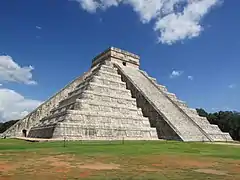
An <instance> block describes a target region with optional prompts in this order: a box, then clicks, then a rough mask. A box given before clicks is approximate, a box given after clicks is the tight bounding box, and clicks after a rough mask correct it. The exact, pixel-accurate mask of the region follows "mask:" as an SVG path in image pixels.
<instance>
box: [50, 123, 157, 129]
mask: <svg viewBox="0 0 240 180" xmlns="http://www.w3.org/2000/svg"><path fill="white" fill-rule="evenodd" d="M60 123H61V124H65V125H68V126H76V125H77V126H78V127H79V128H82V129H118V130H131V131H139V130H141V131H149V130H150V129H152V128H151V127H150V125H149V126H146V125H145V124H141V123H140V122H137V121H136V123H133V124H127V123H124V124H122V123H118V122H117V123H116V124H112V123H103V122H101V123H95V122H90V121H81V124H80V123H71V122H65V121H64V122H60ZM47 125H51V124H47ZM126 125H128V126H126ZM155 131H156V130H155Z"/></svg>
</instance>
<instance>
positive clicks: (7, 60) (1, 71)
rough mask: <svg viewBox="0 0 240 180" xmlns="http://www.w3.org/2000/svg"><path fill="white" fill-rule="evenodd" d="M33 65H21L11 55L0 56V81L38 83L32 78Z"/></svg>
mask: <svg viewBox="0 0 240 180" xmlns="http://www.w3.org/2000/svg"><path fill="white" fill-rule="evenodd" d="M33 69H34V68H33V67H32V66H28V67H21V66H19V65H18V64H17V63H16V62H14V61H13V59H12V57H10V56H5V55H4V56H0V82H18V83H24V84H36V81H33V80H32V70H33Z"/></svg>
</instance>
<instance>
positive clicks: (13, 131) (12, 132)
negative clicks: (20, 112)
mask: <svg viewBox="0 0 240 180" xmlns="http://www.w3.org/2000/svg"><path fill="white" fill-rule="evenodd" d="M89 73H90V72H87V73H85V74H84V75H83V76H81V77H78V78H76V79H75V80H73V81H72V82H70V83H69V84H68V85H67V86H65V87H64V88H63V89H61V90H60V91H59V92H58V93H57V94H55V95H53V96H52V97H51V98H50V99H48V100H47V101H45V102H44V103H43V104H42V105H40V106H39V107H38V108H36V109H35V110H34V111H32V112H31V113H30V114H28V115H27V116H26V117H24V118H23V119H21V120H20V121H19V122H17V123H16V124H14V125H13V126H12V127H10V128H9V129H8V130H6V131H5V132H4V133H3V135H2V136H7V137H21V136H24V134H23V132H22V131H23V130H27V133H28V132H29V130H30V128H31V127H33V126H34V125H35V124H36V123H38V122H39V121H40V120H41V119H42V118H44V117H45V116H48V115H49V114H50V111H51V110H52V109H53V108H56V107H57V105H58V103H59V102H60V101H62V100H64V99H65V98H66V97H68V93H69V92H71V91H73V90H74V89H75V88H76V86H77V85H78V84H80V83H81V82H82V81H84V79H85V77H86V76H87V75H88V74H89Z"/></svg>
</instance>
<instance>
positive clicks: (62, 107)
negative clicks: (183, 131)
mask: <svg viewBox="0 0 240 180" xmlns="http://www.w3.org/2000/svg"><path fill="white" fill-rule="evenodd" d="M28 136H29V137H34V138H62V137H66V138H67V139H85V140H88V139H95V140H102V139H109V138H110V139H111V138H112V139H122V138H125V139H157V133H156V128H151V127H150V123H149V120H148V118H146V117H143V115H142V111H141V109H140V108H138V107H137V104H136V99H134V98H132V96H131V91H130V90H127V89H126V83H125V82H122V81H121V76H120V75H119V74H118V73H117V70H116V69H115V68H113V66H112V65H110V64H108V63H106V64H104V65H100V64H99V65H96V66H95V67H93V68H92V69H91V71H90V72H89V74H88V75H86V77H85V78H84V81H83V82H82V83H80V84H79V85H78V86H77V87H76V88H75V90H74V91H72V92H70V93H69V96H68V97H67V98H66V99H64V100H63V101H60V103H59V106H58V107H57V108H55V109H53V110H51V113H50V115H49V116H47V117H45V118H43V119H42V120H40V122H39V123H38V124H36V126H34V127H32V128H31V130H30V132H29V134H28Z"/></svg>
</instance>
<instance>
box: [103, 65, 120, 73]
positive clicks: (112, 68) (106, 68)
mask: <svg viewBox="0 0 240 180" xmlns="http://www.w3.org/2000/svg"><path fill="white" fill-rule="evenodd" d="M100 69H101V70H102V71H105V72H109V73H115V74H117V69H116V68H114V67H112V66H107V65H102V66H101V67H100Z"/></svg>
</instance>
